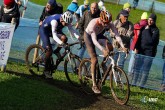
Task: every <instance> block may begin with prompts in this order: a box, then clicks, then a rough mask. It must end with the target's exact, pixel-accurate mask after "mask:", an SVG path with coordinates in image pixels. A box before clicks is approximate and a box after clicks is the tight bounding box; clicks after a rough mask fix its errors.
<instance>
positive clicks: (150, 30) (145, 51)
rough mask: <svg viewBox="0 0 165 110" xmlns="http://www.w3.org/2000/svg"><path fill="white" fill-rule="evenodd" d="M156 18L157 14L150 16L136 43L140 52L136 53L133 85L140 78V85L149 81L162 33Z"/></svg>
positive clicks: (136, 47) (142, 85)
mask: <svg viewBox="0 0 165 110" xmlns="http://www.w3.org/2000/svg"><path fill="white" fill-rule="evenodd" d="M156 19H157V16H156V15H155V14H153V13H152V14H151V15H150V16H149V18H148V25H147V26H145V27H144V28H142V29H141V32H140V34H139V38H138V41H137V43H136V45H135V49H136V51H137V53H138V54H136V55H135V66H134V72H133V74H134V75H133V82H132V85H136V83H137V81H138V78H139V79H140V82H139V86H140V87H141V88H143V87H144V85H145V84H146V82H147V79H148V75H149V71H150V68H151V65H152V61H153V57H155V56H156V53H157V45H158V43H159V36H160V34H159V29H158V27H157V26H156Z"/></svg>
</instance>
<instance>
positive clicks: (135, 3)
mask: <svg viewBox="0 0 165 110" xmlns="http://www.w3.org/2000/svg"><path fill="white" fill-rule="evenodd" d="M138 2H139V0H134V1H133V9H136V7H137V6H138Z"/></svg>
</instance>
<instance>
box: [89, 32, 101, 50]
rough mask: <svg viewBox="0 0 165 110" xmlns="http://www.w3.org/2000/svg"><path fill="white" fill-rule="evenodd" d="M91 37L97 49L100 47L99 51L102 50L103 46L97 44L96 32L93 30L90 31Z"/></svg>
mask: <svg viewBox="0 0 165 110" xmlns="http://www.w3.org/2000/svg"><path fill="white" fill-rule="evenodd" d="M91 37H92V41H93V43H94V45H95V46H96V47H97V48H98V49H100V50H101V51H103V49H104V48H103V47H102V46H101V45H100V44H99V42H98V41H97V36H96V33H95V32H92V34H91Z"/></svg>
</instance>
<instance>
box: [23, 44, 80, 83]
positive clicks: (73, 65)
mask: <svg viewBox="0 0 165 110" xmlns="http://www.w3.org/2000/svg"><path fill="white" fill-rule="evenodd" d="M76 44H80V42H74V43H70V44H67V47H66V48H65V50H64V52H63V53H62V54H61V57H60V58H57V59H56V61H55V63H54V60H53V56H52V57H51V65H52V67H51V73H53V72H54V71H55V70H56V69H57V67H58V66H59V64H60V63H61V62H62V61H64V71H65V75H66V78H67V80H68V81H69V82H70V83H71V84H73V85H74V86H78V84H77V83H76V81H75V79H77V80H78V66H77V63H80V61H81V59H80V58H79V57H78V56H77V55H75V54H73V53H72V51H71V47H72V46H73V47H74V45H76ZM36 50H37V52H36V53H37V55H35V58H34V51H36ZM46 51H47V50H46V49H44V48H43V47H42V46H41V45H38V44H32V45H30V46H29V47H28V48H27V50H26V54H25V62H26V65H27V67H28V69H29V71H30V73H31V74H33V75H38V76H43V71H44V66H45V64H44V58H45V53H46ZM65 56H67V57H66V58H65ZM64 59H65V60H64ZM74 77H75V78H74ZM73 79H74V80H73ZM78 82H79V81H78Z"/></svg>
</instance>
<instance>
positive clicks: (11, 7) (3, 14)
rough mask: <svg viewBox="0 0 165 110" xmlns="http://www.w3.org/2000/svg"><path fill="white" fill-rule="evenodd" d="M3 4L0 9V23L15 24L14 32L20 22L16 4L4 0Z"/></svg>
mask: <svg viewBox="0 0 165 110" xmlns="http://www.w3.org/2000/svg"><path fill="white" fill-rule="evenodd" d="M3 3H4V4H3V5H2V6H1V7H0V22H5V23H15V24H16V26H15V30H16V29H17V27H18V25H19V21H20V12H19V8H18V4H17V3H16V2H15V0H4V1H3Z"/></svg>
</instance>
